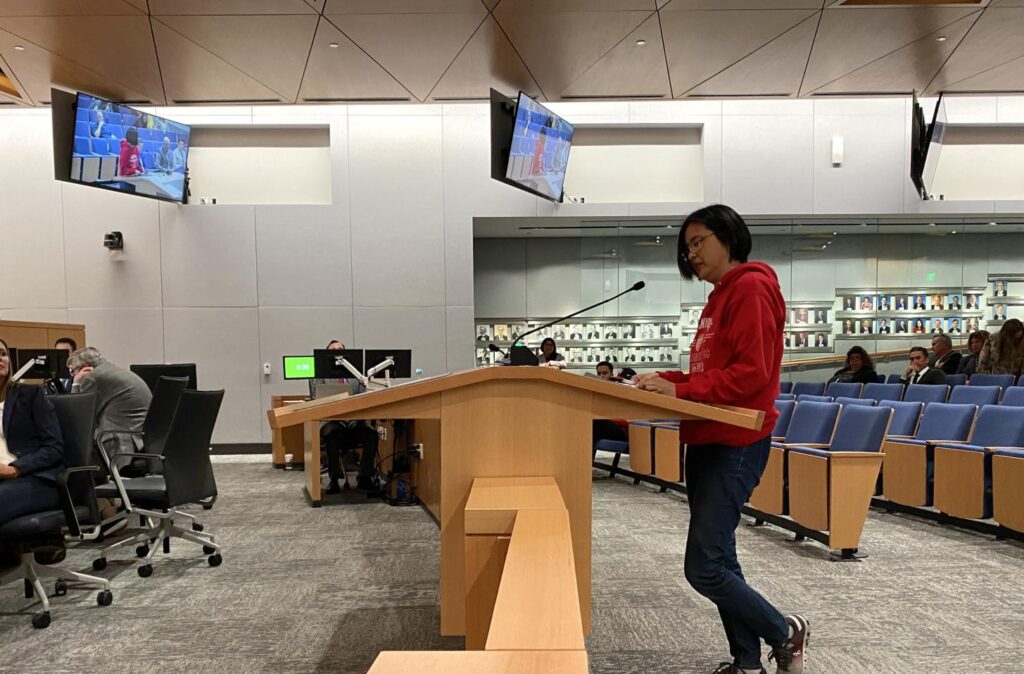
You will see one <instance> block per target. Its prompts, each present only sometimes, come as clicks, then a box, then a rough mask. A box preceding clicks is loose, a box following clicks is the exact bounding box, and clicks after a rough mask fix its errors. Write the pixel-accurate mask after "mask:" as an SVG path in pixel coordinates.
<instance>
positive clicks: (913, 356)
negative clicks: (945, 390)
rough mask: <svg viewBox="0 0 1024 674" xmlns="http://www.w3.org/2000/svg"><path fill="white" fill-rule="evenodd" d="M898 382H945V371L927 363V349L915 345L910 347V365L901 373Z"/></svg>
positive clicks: (906, 383)
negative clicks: (901, 375)
mask: <svg viewBox="0 0 1024 674" xmlns="http://www.w3.org/2000/svg"><path fill="white" fill-rule="evenodd" d="M900 383H902V384H903V385H904V386H909V385H910V384H945V383H946V373H945V372H943V371H942V370H940V369H939V368H937V367H931V366H929V365H928V349H926V348H924V347H923V346H915V347H912V348H911V349H910V366H909V367H908V368H907V371H906V372H904V373H903V378H902V379H900Z"/></svg>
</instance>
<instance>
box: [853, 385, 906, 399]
mask: <svg viewBox="0 0 1024 674" xmlns="http://www.w3.org/2000/svg"><path fill="white" fill-rule="evenodd" d="M902 396H903V384H899V383H897V384H865V385H864V390H863V391H862V392H861V394H860V397H861V398H870V399H872V400H899V399H900V398H901V397H902Z"/></svg>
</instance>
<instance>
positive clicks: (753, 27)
mask: <svg viewBox="0 0 1024 674" xmlns="http://www.w3.org/2000/svg"><path fill="white" fill-rule="evenodd" d="M671 6H672V5H669V7H671ZM817 16H818V12H815V11H811V10H805V9H803V10H801V9H797V10H765V11H739V10H730V11H703V10H701V11H685V12H682V11H675V12H668V11H666V12H661V27H662V32H663V33H664V36H665V53H666V57H667V59H668V70H669V76H670V79H671V81H672V91H673V93H674V94H675V95H676V96H680V95H682V94H684V93H686V92H687V91H689V90H690V89H692V88H694V87H696V86H698V85H700V84H701V83H702V82H705V81H707V80H708V79H710V78H711V77H713V76H714V75H715V74H717V73H720V72H722V71H723V70H725V69H726V68H728V67H729V66H731V65H732V64H734V63H737V62H739V61H740V60H742V59H743V58H745V57H746V56H748V55H749V54H752V53H753V52H755V51H757V50H758V49H760V48H761V47H763V46H764V45H766V44H768V43H769V42H771V41H772V40H774V39H775V38H777V37H779V36H780V35H782V34H783V33H785V32H786V31H788V30H790V29H791V28H793V27H794V26H796V25H798V24H800V23H801V22H803V21H805V20H807V19H808V18H809V17H817ZM722 35H730V36H731V37H730V38H729V39H722ZM800 70H801V73H802V72H803V67H801V68H800Z"/></svg>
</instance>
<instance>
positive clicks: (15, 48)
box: [14, 44, 25, 51]
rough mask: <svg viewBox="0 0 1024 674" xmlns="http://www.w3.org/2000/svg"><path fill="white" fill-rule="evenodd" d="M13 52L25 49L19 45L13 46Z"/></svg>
mask: <svg viewBox="0 0 1024 674" xmlns="http://www.w3.org/2000/svg"><path fill="white" fill-rule="evenodd" d="M14 51H25V47H23V46H22V45H20V44H16V45H14Z"/></svg>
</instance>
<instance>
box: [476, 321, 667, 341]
mask: <svg viewBox="0 0 1024 674" xmlns="http://www.w3.org/2000/svg"><path fill="white" fill-rule="evenodd" d="M526 331H527V326H526V325H525V324H522V323H512V324H507V323H495V324H485V325H477V326H476V340H477V341H478V342H489V341H491V340H494V341H498V342H506V341H512V340H516V339H519V336H520V335H522V334H523V333H525V332H526ZM675 336H676V324H675V323H621V324H619V323H568V324H558V325H552V326H549V327H547V328H544V329H543V330H540V331H538V332H536V333H534V334H533V335H531V336H530V338H529V340H528V341H531V342H532V341H533V340H534V339H538V340H541V339H545V338H547V337H550V338H552V339H554V340H555V342H556V343H557V342H559V341H570V342H571V341H577V340H584V339H667V338H671V337H675Z"/></svg>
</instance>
